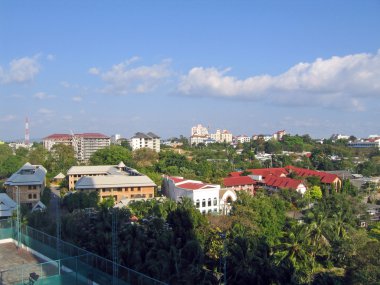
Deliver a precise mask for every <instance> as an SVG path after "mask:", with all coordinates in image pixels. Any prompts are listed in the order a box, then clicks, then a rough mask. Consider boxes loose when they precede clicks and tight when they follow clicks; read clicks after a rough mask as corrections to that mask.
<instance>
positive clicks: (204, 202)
mask: <svg viewBox="0 0 380 285" xmlns="http://www.w3.org/2000/svg"><path fill="white" fill-rule="evenodd" d="M202 207H206V199H203V200H202Z"/></svg>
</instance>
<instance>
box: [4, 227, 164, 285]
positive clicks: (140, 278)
mask: <svg viewBox="0 0 380 285" xmlns="http://www.w3.org/2000/svg"><path fill="white" fill-rule="evenodd" d="M16 235H17V233H16V231H14V230H13V228H12V222H11V221H9V220H8V221H7V222H4V221H0V239H4V238H13V239H14V240H16V239H17V238H16ZM21 242H22V244H23V245H25V246H27V247H28V248H30V249H32V250H34V251H36V252H38V253H40V254H42V255H44V256H46V257H48V258H49V259H51V260H52V261H49V262H45V263H39V264H31V265H23V266H20V267H16V268H13V269H11V270H6V271H3V272H0V284H4V285H8V284H36V285H37V284H78V285H81V284H92V282H95V283H97V284H106V285H110V284H117V285H127V284H138V285H161V284H165V283H163V282H161V281H158V280H156V279H153V278H150V277H148V276H146V275H144V274H142V273H139V272H137V271H134V270H132V269H129V268H127V267H124V266H121V265H117V272H118V275H117V276H116V277H117V278H116V277H115V278H114V277H113V262H112V261H111V260H108V259H106V258H103V257H101V256H98V255H96V254H93V253H91V252H88V251H86V250H84V249H81V248H79V247H77V246H75V245H73V244H70V243H67V242H64V241H58V240H57V238H56V237H53V236H50V235H48V234H46V233H44V232H41V231H38V230H36V229H33V228H31V227H28V226H24V227H23V228H22V231H21ZM58 242H59V247H57V245H58ZM57 248H59V249H60V250H59V252H58V251H57ZM31 273H35V274H37V275H38V277H39V278H38V280H37V281H35V282H34V283H33V280H29V278H30V274H31Z"/></svg>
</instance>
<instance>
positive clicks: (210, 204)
mask: <svg viewBox="0 0 380 285" xmlns="http://www.w3.org/2000/svg"><path fill="white" fill-rule="evenodd" d="M162 190H163V193H164V194H165V195H166V196H167V197H169V198H170V199H172V200H174V201H176V202H180V201H181V200H182V199H183V198H185V197H187V198H189V199H191V201H193V203H194V206H195V207H196V208H197V209H198V210H199V211H200V212H201V213H202V214H206V213H214V214H219V211H220V197H219V196H220V193H219V192H220V185H216V184H206V183H203V182H202V181H197V180H187V179H184V178H183V177H169V176H168V177H164V187H163V189H162Z"/></svg>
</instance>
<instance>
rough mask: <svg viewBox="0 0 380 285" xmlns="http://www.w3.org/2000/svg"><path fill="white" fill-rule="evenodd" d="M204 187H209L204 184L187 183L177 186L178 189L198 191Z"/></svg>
mask: <svg viewBox="0 0 380 285" xmlns="http://www.w3.org/2000/svg"><path fill="white" fill-rule="evenodd" d="M204 186H207V184H203V183H194V182H186V183H183V184H180V185H176V187H178V188H182V189H187V190H197V189H200V188H202V187H204Z"/></svg>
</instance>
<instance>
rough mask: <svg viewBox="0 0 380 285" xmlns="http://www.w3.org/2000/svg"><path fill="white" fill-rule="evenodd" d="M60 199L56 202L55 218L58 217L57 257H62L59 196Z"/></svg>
mask: <svg viewBox="0 0 380 285" xmlns="http://www.w3.org/2000/svg"><path fill="white" fill-rule="evenodd" d="M57 199H58V201H57V203H56V211H55V215H56V217H55V219H56V226H57V228H56V231H57V245H56V246H57V259H60V257H61V232H62V230H61V198H60V197H57Z"/></svg>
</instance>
